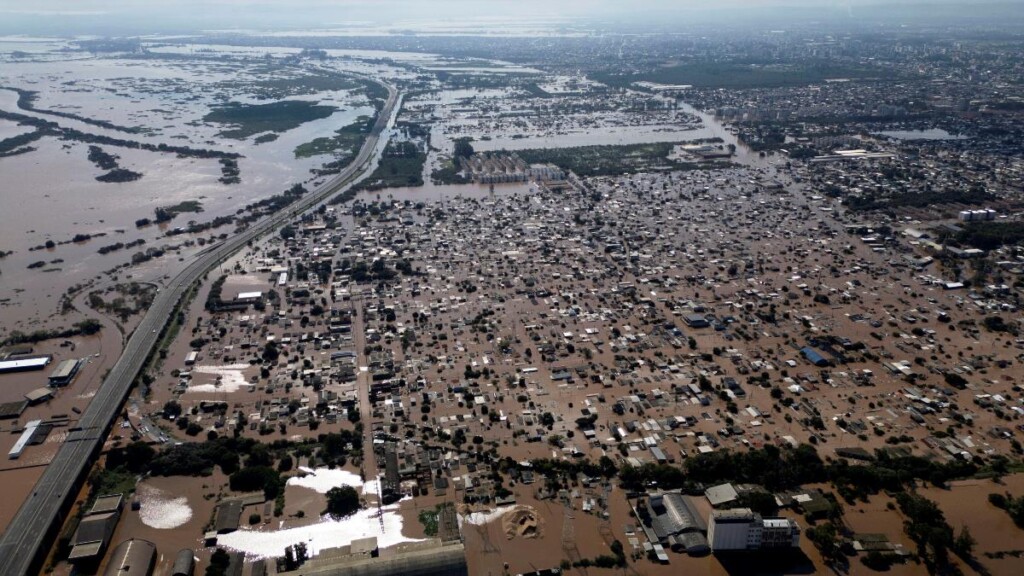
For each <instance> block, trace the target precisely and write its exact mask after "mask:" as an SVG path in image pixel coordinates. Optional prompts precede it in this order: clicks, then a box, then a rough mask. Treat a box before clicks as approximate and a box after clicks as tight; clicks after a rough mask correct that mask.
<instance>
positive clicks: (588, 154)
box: [516, 142, 717, 176]
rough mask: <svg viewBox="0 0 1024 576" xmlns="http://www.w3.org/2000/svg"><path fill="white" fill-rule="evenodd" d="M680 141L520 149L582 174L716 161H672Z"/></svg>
mask: <svg viewBox="0 0 1024 576" xmlns="http://www.w3.org/2000/svg"><path fill="white" fill-rule="evenodd" d="M675 146H676V144H674V143H671V142H658V143H653V144H628V145H622V146H580V147H576V148H542V149H532V150H517V151H516V154H518V155H519V157H520V158H522V159H523V160H524V161H526V163H528V164H536V163H541V162H550V163H552V164H556V165H558V166H560V167H562V168H563V169H565V170H571V171H572V172H575V173H576V174H577V175H579V176H618V175H621V174H625V173H627V172H642V171H650V170H659V169H670V170H695V169H700V168H702V167H706V166H712V167H713V166H717V165H716V164H703V165H702V164H698V163H695V162H683V161H680V160H672V159H669V158H668V155H669V154H670V153H671V152H672V149H673V148H674V147H675Z"/></svg>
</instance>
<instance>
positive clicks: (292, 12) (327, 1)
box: [0, 0, 1021, 34]
mask: <svg viewBox="0 0 1024 576" xmlns="http://www.w3.org/2000/svg"><path fill="white" fill-rule="evenodd" d="M996 3H1002V4H1004V5H1007V6H1010V7H1014V5H1016V6H1015V8H1017V9H1019V8H1020V4H1021V0H0V30H2V31H3V32H4V33H7V34H10V33H19V32H21V33H26V34H31V33H36V32H39V31H45V30H52V31H54V32H56V31H58V30H60V29H68V30H69V31H74V32H75V33H79V34H82V33H89V30H90V29H93V28H94V29H95V30H96V33H105V32H106V31H108V30H111V29H124V30H132V29H134V30H135V31H136V32H137V33H145V32H147V31H167V30H171V29H180V30H201V29H210V28H218V29H219V28H259V29H266V28H276V29H280V28H289V27H320V28H329V27H336V26H342V25H345V24H346V23H352V22H366V21H373V22H378V23H385V24H394V23H398V22H403V23H404V22H408V21H410V20H423V19H430V20H438V19H451V20H452V21H456V22H457V21H465V20H467V19H468V20H479V19H486V18H497V17H503V18H507V17H509V16H515V17H520V18H524V19H529V20H539V19H547V18H558V19H562V18H568V19H587V20H594V19H606V20H612V21H614V20H615V19H619V18H629V19H630V20H632V21H637V20H644V19H648V20H649V21H651V22H656V23H662V24H664V23H666V22H671V21H675V20H678V21H680V22H685V21H686V20H688V19H693V18H699V17H709V16H711V15H714V16H717V17H718V18H722V19H742V18H744V17H747V18H751V17H754V15H757V14H785V15H786V17H799V16H800V14H808V15H813V16H814V17H820V16H821V15H835V16H836V17H844V16H845V17H857V15H858V14H859V13H866V12H867V11H870V10H871V9H872V7H875V10H874V11H873V13H875V14H877V13H879V12H880V11H879V10H878V9H877V6H878V5H880V4H881V5H891V6H893V7H896V8H902V10H899V12H900V13H901V16H902V14H905V13H906V12H905V11H906V10H907V8H908V7H911V6H915V7H924V8H925V10H922V11H921V13H922V14H928V12H929V10H930V9H931V7H933V6H937V5H944V6H945V7H946V10H947V11H948V10H951V9H952V10H954V11H955V10H962V11H963V12H964V14H965V15H968V14H969V13H970V12H971V8H969V6H975V5H979V4H996ZM794 7H795V8H800V10H790V9H787V8H794ZM950 7H952V8H950Z"/></svg>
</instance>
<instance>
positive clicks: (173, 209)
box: [153, 200, 203, 224]
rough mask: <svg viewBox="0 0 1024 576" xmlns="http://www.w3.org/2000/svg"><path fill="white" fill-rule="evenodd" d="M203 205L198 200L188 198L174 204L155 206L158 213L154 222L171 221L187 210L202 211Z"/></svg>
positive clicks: (154, 210) (155, 211)
mask: <svg viewBox="0 0 1024 576" xmlns="http://www.w3.org/2000/svg"><path fill="white" fill-rule="evenodd" d="M202 211H203V205H202V204H201V203H200V202H199V201H198V200H186V201H184V202H179V203H177V204H174V205H173V206H162V207H159V208H154V209H153V212H154V213H155V214H156V219H155V220H154V222H156V223H157V224H159V223H161V222H170V221H171V220H173V219H174V217H175V216H177V215H178V214H184V213H186V212H202Z"/></svg>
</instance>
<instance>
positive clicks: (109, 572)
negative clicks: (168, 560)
mask: <svg viewBox="0 0 1024 576" xmlns="http://www.w3.org/2000/svg"><path fill="white" fill-rule="evenodd" d="M155 564H156V546H155V545H153V543H152V542H149V541H147V540H138V539H135V538H133V539H131V540H125V541H124V542H121V543H120V544H118V545H117V548H114V551H113V552H111V554H110V563H109V564H107V569H106V571H104V572H103V574H104V576H152V574H153V566H154V565H155Z"/></svg>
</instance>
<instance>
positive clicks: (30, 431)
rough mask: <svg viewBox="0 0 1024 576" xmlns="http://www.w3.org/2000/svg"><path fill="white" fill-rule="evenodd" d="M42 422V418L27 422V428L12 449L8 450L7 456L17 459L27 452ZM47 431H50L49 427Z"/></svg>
mask: <svg viewBox="0 0 1024 576" xmlns="http://www.w3.org/2000/svg"><path fill="white" fill-rule="evenodd" d="M42 424H43V421H42V420H32V421H30V422H28V423H27V424H25V428H24V430H22V432H21V436H20V437H19V438H18V440H17V441H16V442H15V443H14V446H12V447H11V450H10V451H9V452H7V458H9V459H11V460H17V459H18V458H20V457H21V455H22V453H23V452H25V448H26V447H27V446H28V445H29V444H30V443H31V442H32V439H33V438H34V437H35V435H36V434H37V433H38V430H39V428H40V427H41V426H42ZM47 432H49V430H48V429H47Z"/></svg>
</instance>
